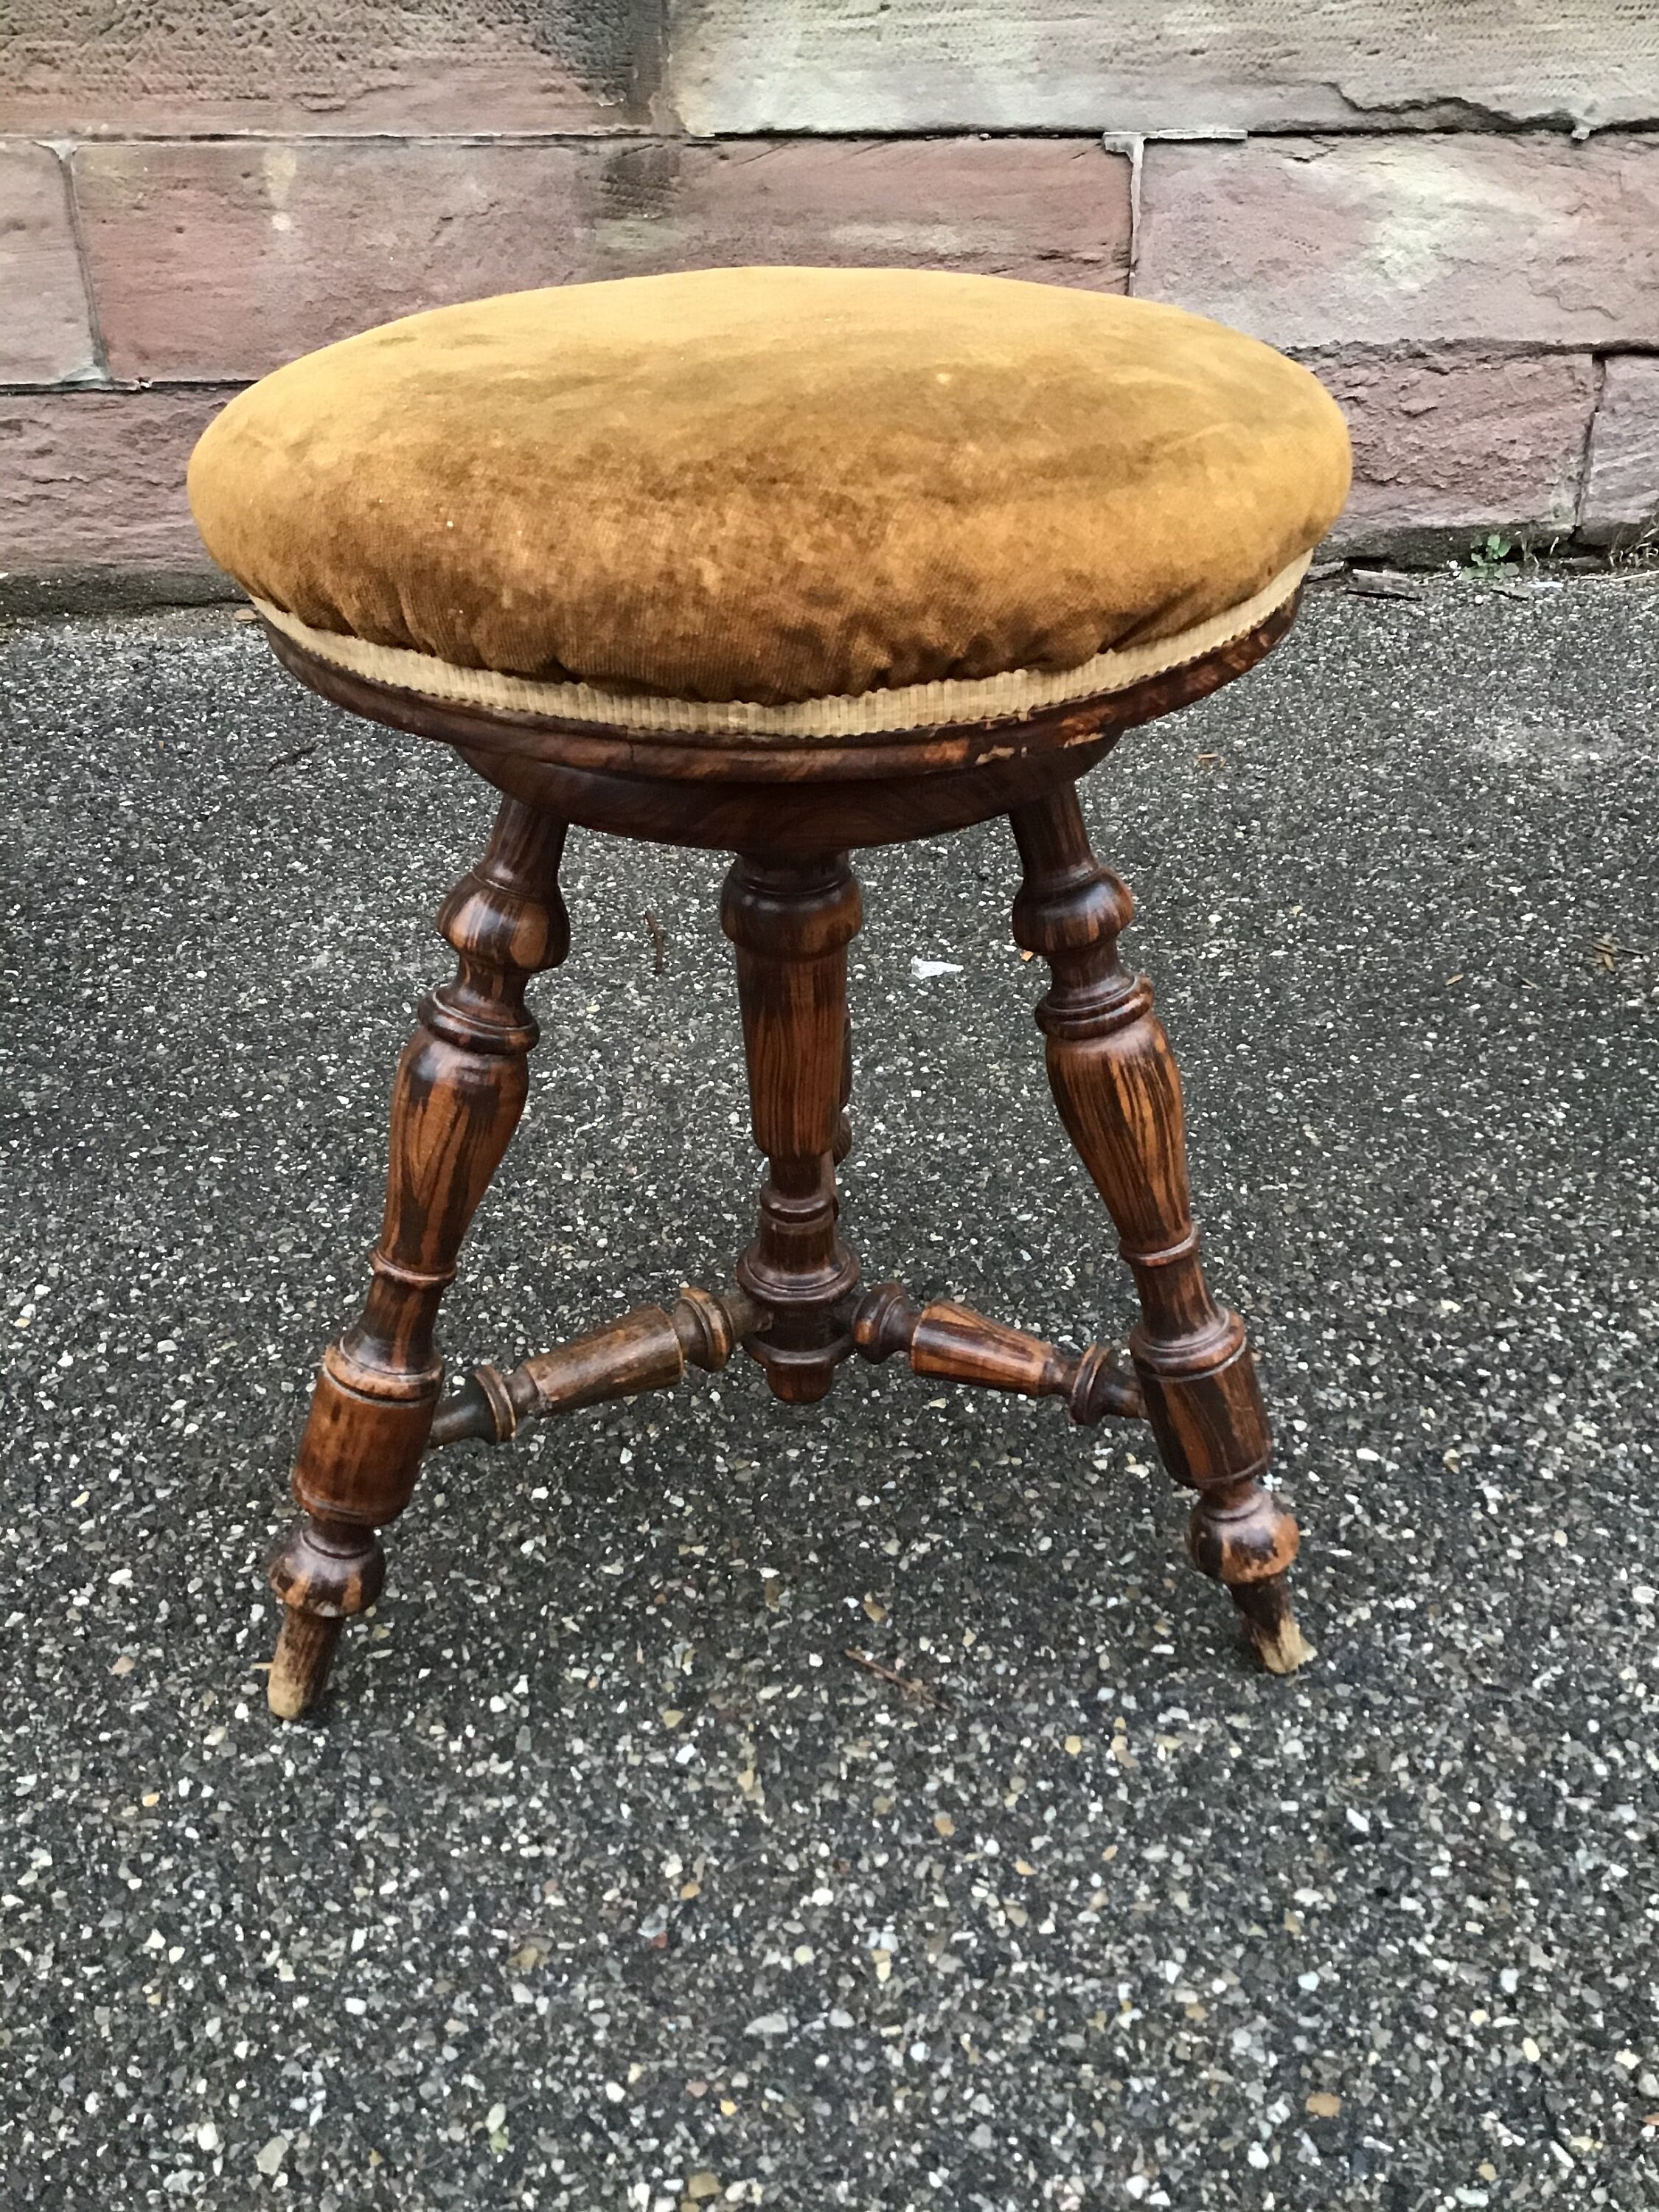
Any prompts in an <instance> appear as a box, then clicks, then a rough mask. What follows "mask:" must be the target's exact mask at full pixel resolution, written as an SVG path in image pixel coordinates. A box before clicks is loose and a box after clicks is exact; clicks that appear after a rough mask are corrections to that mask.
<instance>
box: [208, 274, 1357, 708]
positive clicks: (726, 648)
mask: <svg viewBox="0 0 1659 2212" xmlns="http://www.w3.org/2000/svg"><path fill="white" fill-rule="evenodd" d="M1347 483H1348V447H1347V439H1346V432H1345V429H1344V427H1343V422H1342V418H1341V416H1340V413H1339V412H1338V410H1337V408H1336V406H1335V404H1334V402H1333V401H1332V400H1331V399H1330V398H1329V397H1328V395H1327V394H1326V392H1324V391H1323V390H1322V387H1321V386H1320V385H1319V384H1318V383H1317V382H1316V380H1315V379H1314V378H1313V377H1312V376H1311V375H1310V374H1309V373H1308V372H1307V371H1306V370H1305V369H1304V368H1299V367H1297V365H1296V364H1295V363H1293V362H1289V361H1287V360H1285V358H1284V357H1283V356H1281V355H1279V354H1277V353H1275V352H1273V350H1272V349H1270V348H1269V347H1267V346H1264V345H1262V344H1260V343H1257V342H1256V341H1255V340H1254V339H1251V338H1247V337H1241V336H1240V335H1239V334H1238V333H1237V332H1236V331H1229V330H1226V329H1224V328H1222V327H1221V326H1220V325H1218V324H1215V323H1212V322H1207V321H1205V320H1203V319H1200V318H1199V317H1196V316H1193V315H1188V314H1186V313H1182V312H1181V311H1180V310H1178V309H1176V308H1174V307H1164V306H1158V305H1155V304H1153V303H1152V302H1149V301H1138V300H1126V299H1121V298H1117V297H1115V296H1110V295H1098V294H1094V293H1087V292H1079V291H1073V290H1069V289H1060V288H1059V287H1055V286H1049V285H1042V284H1028V283H1014V282H1012V281H1009V280H1006V279H1002V278H996V277H981V276H952V275H945V274H939V273H933V272H921V271H915V270H827V269H737V270H701V271H696V272H693V273H690V274H688V275H684V276H652V277H639V278H629V279H626V280H623V281H621V282H617V283H599V284H581V285H573V286H569V287H567V288H563V289H556V290H550V291H538V292H526V293H519V294H514V295H508V296H507V297H504V298H499V299H493V300H484V301H476V302H473V303H471V304H468V305H465V306H461V307H446V308H441V309H438V310H436V311H435V312H434V313H428V314H422V315H415V316H410V318H408V319H406V320H404V321H402V322H398V323H392V324H389V325H386V326H385V327H384V328H382V329H380V330H374V331H368V332H366V333H365V334H364V335H363V336H362V337H356V338H351V339H349V340H347V341H346V342H345V343H343V344H339V345H334V346H330V347H328V348H326V349H324V350H323V351H321V352H319V353H316V354H313V355H310V356H307V357H306V358H305V359H303V360H301V361H297V362H293V363H291V364H290V365H289V367H288V368H283V369H280V370H278V371H277V372H276V374H274V375H271V376H268V377H266V378H265V379H264V380H263V381H262V382H260V383H259V384H257V385H255V386H253V387H252V389H251V390H249V391H247V392H243V393H242V394H241V395H240V397H239V398H236V399H234V400H233V401H232V402H231V404H229V406H228V407H227V408H226V409H225V410H224V411H223V413H222V415H220V416H219V417H218V418H217V419H216V422H214V423H213V424H212V425H211V426H210V428H209V430H208V431H207V433H206V435H204V438H203V439H202V441H201V443H200V444H199V446H198V447H197V450H196V453H195V455H194V457H193V459H192V461H191V471H190V491H191V503H192V506H193V507H194V509H195V513H196V517H197V523H198V525H199V526H200V529H201V532H202V534H203V537H204V539H205V541H206V544H207V545H208V548H209V550H210V551H211V552H212V554H213V555H214V556H215V557H216V559H217V560H218V561H219V562H220V563H221V564H222V566H223V567H224V568H227V569H228V571H229V572H230V574H232V575H233V576H234V577H235V578H236V579H237V580H239V581H240V583H242V584H243V585H244V586H246V588H247V590H248V591H249V592H250V593H251V594H252V596H253V597H254V599H256V601H258V603H259V605H261V607H262V609H263V611H264V613H265V616H266V618H267V620H268V621H270V623H271V624H272V626H273V627H274V628H276V629H278V630H281V631H284V632H286V633H287V635H289V637H290V638H291V639H292V640H293V641H295V643H297V644H299V645H301V646H302V647H305V648H306V649H307V651H308V652H309V653H312V654H313V655H315V656H316V657H318V658H319V659H324V660H326V661H330V662H331V663H333V664H334V665H337V666H339V667H341V668H343V669H347V670H349V671H352V672H353V673H354V674H356V675H357V676H361V677H362V678H368V679H370V680H372V681H374V682H377V683H380V684H390V685H395V686H397V687H398V688H399V689H400V690H410V691H415V692H417V693H425V694H427V695H428V696H431V697H433V698H435V699H437V700H441V701H446V702H452V703H454V704H458V705H462V706H473V707H477V708H486V709H492V710H497V711H507V712H520V713H534V714H549V715H557V716H560V717H562V718H565V719H568V720H574V721H592V722H597V723H603V724H605V725H607V726H611V727H615V728H622V729H628V728H636V729H640V730H646V731H653V732H667V733H672V732H677V731H683V732H687V733H696V734H698V735H700V736H702V737H705V738H708V737H713V738H720V737H721V736H726V737H729V738H731V739H732V741H733V742H737V743H741V742H743V740H744V738H749V737H752V738H766V737H769V736H771V737H789V738H812V737H814V736H817V735H823V736H824V737H831V738H833V737H836V736H842V735H846V736H856V735H858V734H860V733H861V732H876V731H890V732H902V731H904V730H906V729H909V728H913V727H914V728H923V727H927V726H938V725H939V724H940V723H943V722H951V723H959V722H963V721H973V720H996V719H1000V718H1003V717H1006V716H1007V715H1010V714H1028V713H1030V712H1033V711H1036V710H1037V709H1040V708H1046V707H1052V706H1054V705H1057V704H1061V703H1064V702H1066V701H1069V700H1075V699H1081V698H1085V697H1088V696H1097V695H1099V694H1101V693H1103V692H1108V691H1111V690H1115V689H1119V688H1122V687H1125V686H1127V685H1128V684H1133V683H1135V682H1137V681H1139V680H1142V679H1144V678H1146V677H1147V676H1149V675H1152V674H1156V673H1158V672H1159V671H1164V670H1166V669H1170V668H1173V667H1178V666H1180V665H1182V664H1183V663H1184V662H1186V661H1188V660H1193V659H1197V658H1199V657H1200V656H1201V655H1202V654H1204V653H1207V652H1210V651H1212V650H1213V649H1214V648H1215V647H1218V646H1221V645H1225V644H1226V643H1227V642H1229V641H1231V639H1233V638H1236V637H1238V636H1241V635H1243V634H1244V633H1246V632H1247V631H1249V630H1250V629H1252V628H1254V627H1255V626H1256V625H1257V624H1259V623H1261V622H1262V621H1263V620H1264V619H1265V618H1266V617H1268V616H1270V615H1271V614H1272V613H1273V611H1275V610H1276V609H1277V608H1279V607H1280V606H1282V605H1285V603H1286V602H1287V601H1288V600H1289V599H1291V597H1292V596H1293V595H1294V592H1295V591H1296V588H1297V585H1298V583H1299V581H1300V580H1301V577H1302V574H1303V573H1304V569H1305V568H1306V565H1307V562H1308V559H1309V557H1310V552H1311V549H1312V548H1313V547H1314V545H1315V544H1316V543H1317V542H1318V540H1319V539H1320V538H1321V537H1322V535H1323V534H1324V532H1326V530H1327V529H1328V527H1329V526H1330V524H1331V522H1332V521H1333V520H1334V518H1335V516H1336V514H1337V513H1338V511H1339V509H1340V507H1341V504H1342V501H1343V499H1344V497H1345V496H1346V489H1347Z"/></svg>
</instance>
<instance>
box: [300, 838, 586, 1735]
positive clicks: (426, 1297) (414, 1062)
mask: <svg viewBox="0 0 1659 2212" xmlns="http://www.w3.org/2000/svg"><path fill="white" fill-rule="evenodd" d="M564 834H565V832H564V824H563V823H562V822H558V821H556V820H554V819H553V818H552V817H550V816H548V815H543V814H538V813H535V812H533V811H532V810H531V809H530V808H529V807H527V806H525V805H522V804H521V803H520V801H519V800H518V799H505V800H503V801H502V804H501V811H500V813H499V815H498V816H497V817H496V821H495V832H494V835H493V836H492V837H491V839H490V842H489V851H488V852H487V853H486V854H485V855H484V858H483V860H482V861H481V862H480V863H479V865H478V866H477V868H476V869H474V870H473V872H471V874H470V875H469V876H467V877H466V878H465V879H464V880H463V881H462V882H461V883H460V884H459V886H458V887H457V888H456V890H454V891H453V893H452V894H451V896H450V897H449V899H448V901H447V903H446V904H445V906H444V908H443V911H442V913H441V915H440V916H439V922H438V926H439V928H440V929H441V932H442V933H443V934H444V936H445V937H446V938H447V939H448V940H449V942H450V944H451V945H453V946H454V948H455V951H456V953H457V955H458V956H459V958H458V964H457V969H456V974H455V977H454V980H453V981H452V982H449V983H446V984H444V985H442V986H441V987H440V988H439V989H438V990H436V991H435V992H434V993H433V994H432V995H431V996H430V997H429V998H428V999H427V1000H425V1002H424V1003H423V1004H422V1007H421V1011H420V1017H419V1020H418V1024H417V1026H416V1030H415V1034H414V1036H412V1037H411V1038H410V1042H409V1044H408V1046H407V1047H406V1048H405V1049H404V1055H403V1058H402V1060H401V1061H400V1062H399V1063H398V1078H397V1082H396V1085H395V1086H394V1089H393V1092H392V1163H391V1170H390V1173H389V1175H388V1177H387V1182H386V1215H385V1219H384V1222H383V1224H382V1226H381V1231H380V1243H378V1244H377V1245H376V1247H375V1249H374V1255H373V1257H372V1258H371V1260H370V1261H369V1267H370V1270H371V1280H370V1284H369V1290H368V1299H367V1302H366V1303H365V1304H364V1307H363V1310H362V1315H361V1316H360V1317H359V1319H358V1320H357V1322H356V1323H355V1324H354V1325H353V1327H352V1328H349V1329H348V1330H347V1331H346V1332H345V1334H343V1336H342V1337H340V1338H339V1340H337V1342H336V1343H334V1344H331V1345H330V1346H329V1347H328V1350H327V1351H326V1352H325V1353H324V1355H323V1365H322V1372H321V1373H320V1374H319V1376H318V1378H317V1386H316V1389H315V1392H314V1394H313V1398H312V1401H311V1413H310V1418H309V1419H308V1420H307V1424H306V1430H305V1434H304V1436H303V1437H301V1443H300V1451H299V1457H298V1460H297V1462H296V1463H295V1469H294V1495H295V1498H296V1499H297V1500H298V1502H299V1504H300V1505H301V1508H302V1509H303V1515H302V1517H301V1520H300V1521H299V1522H296V1523H295V1527H294V1528H293V1529H292V1530H291V1531H290V1533H289V1537H288V1539H287V1541H286V1542H285V1543H284V1544H283V1548H282V1549H281V1551H279V1552H278V1553H277V1555H276V1559H275V1560H274V1562H273V1563H272V1566H271V1571H270V1581H271V1587H272V1589H274V1590H275V1591H276V1595H277V1596H278V1597H279V1598H281V1599H282V1601H283V1607H284V1609H285V1613H284V1625H283V1633H282V1637H281V1639H280V1641H279V1644H278V1647H277V1656H276V1661H275V1662H273V1665H272V1668H271V1673H270V1706H271V1710H272V1711H273V1712H276V1713H278V1714H280V1715H282V1716H283V1717H284V1718H292V1717H295V1715H296V1714H298V1713H301V1712H303V1711H305V1710H306V1708H307V1706H308V1705H311V1704H312V1703H313V1701H314V1700H315V1699H316V1698H317V1696H318V1695H319V1693H320V1692H321V1690H322V1687H323V1684H324V1682H325V1679H326V1677H327V1674H328V1668H329V1662H330V1660H331V1657H332V1656H333V1651H334V1647H335V1645H336V1644H337V1642H338V1640H339V1633H340V1627H341V1624H342V1622H343V1620H345V1619H346V1618H347V1617H348V1616H349V1615H350V1614H352V1613H361V1612H362V1610H363V1609H364V1608H365V1607H367V1606H369V1605H372V1604H373V1603H374V1598H375V1595H376V1594H377V1592H378V1590H379V1589H380V1578H381V1576H382V1575H383V1573H384V1571H385V1570H384V1564H383V1561H382V1559H381V1553H380V1539H379V1537H378V1535H377V1534H375V1531H376V1530H377V1529H379V1528H384V1527H385V1526H386V1523H387V1522H390V1521H392V1520H395V1519H396V1517H397V1516H398V1514H399V1513H401V1512H402V1510H403V1509H404V1506H405V1505H406V1504H408V1503H409V1500H410V1495H411V1493H412V1492H413V1490H414V1486H415V1476H416V1469H417V1468H419V1466H420V1462H421V1456H422V1453H423V1452H424V1451H425V1449H426V1444H427V1433H428V1429H429V1428H430V1426H431V1423H432V1414H433V1409H434V1407H435V1406H436V1404H437V1402H438V1396H439V1393H440V1391H441V1389H442V1386H443V1363H442V1361H441V1359H440V1358H439V1357H438V1354H437V1351H436V1348H435V1345H434V1341H433V1329H434V1326H435V1322H436V1320H437V1314H438V1306H439V1302H440V1300H441V1298H442V1297H443V1294H444V1291H446V1290H447V1287H448V1285H449V1284H450V1282H451V1281H452V1280H453V1277H454V1273H455V1261H456V1256H457V1255H458V1253H459V1249H460V1245H461V1239H462V1237H464V1236H465V1233H466V1229H467V1225H468V1224H469V1223H470V1222H471V1218H472V1216H473V1213H474V1212H475V1211H476V1209H477V1205H478V1201H479V1200H481V1199H482V1198H483V1194H484V1191H485V1189H486V1188H488V1186H489V1179H490V1176H492V1175H493V1174H494V1173H495V1169H496V1168H497V1166H498V1165H499V1164H500V1163H501V1155H502V1154H503V1153H504V1152H505V1151H506V1150H507V1142H508V1139H510V1138H511V1136H512V1133H513V1129H514V1127H516V1125H517V1123H518V1119H519V1115H520V1112H521V1111H522V1110H523V1107H524V1101H525V1094H526V1088H527V1085H528V1073H527V1068H526V1058H527V1055H528V1054H529V1051H530V1048H531V1047H532V1045H533V1044H534V1043H535V1042H536V1024H535V1023H534V1021H533V1020H532V1018H531V1017H530V1015H529V1014H528V1013H527V1012H526V1009H525V1003H524V992H525V986H526V982H527V981H528V980H529V978H530V977H531V976H532V975H534V974H535V973H537V971H538V969H544V968H550V967H553V966H556V964H557V963H558V962H559V961H561V960H562V959H563V957H564V955H565V952H566V950H567V949H568V945H569V927H568V922H567V921H566V919H565V913H564V906H563V902H562V900H561V899H560V896H559V890H558V866H559V858H560V854H561V852H562V848H563V844H564Z"/></svg>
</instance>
